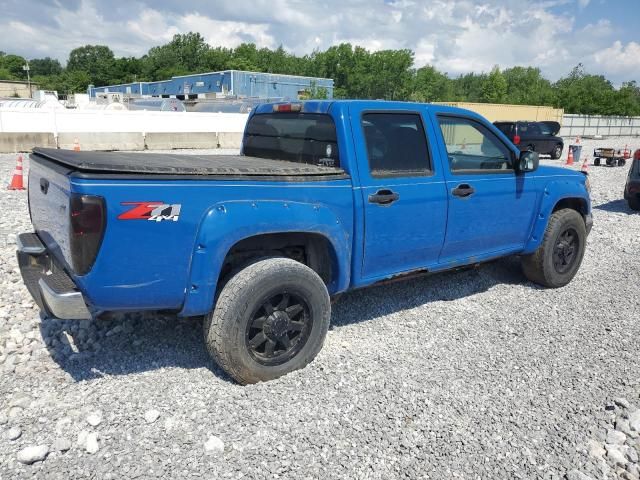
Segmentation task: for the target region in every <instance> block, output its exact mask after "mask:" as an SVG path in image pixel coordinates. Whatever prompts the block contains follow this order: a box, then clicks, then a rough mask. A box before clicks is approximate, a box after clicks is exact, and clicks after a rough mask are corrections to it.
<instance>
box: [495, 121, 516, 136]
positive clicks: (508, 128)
mask: <svg viewBox="0 0 640 480" xmlns="http://www.w3.org/2000/svg"><path fill="white" fill-rule="evenodd" d="M494 125H495V126H496V127H498V130H500V131H501V132H502V133H504V134H505V135H506V136H507V137H508V136H509V135H511V133H513V123H494Z"/></svg>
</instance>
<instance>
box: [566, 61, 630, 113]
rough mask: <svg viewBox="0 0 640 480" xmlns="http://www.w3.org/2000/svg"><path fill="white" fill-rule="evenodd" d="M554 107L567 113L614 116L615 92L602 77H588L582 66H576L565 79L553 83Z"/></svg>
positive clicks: (609, 83)
mask: <svg viewBox="0 0 640 480" xmlns="http://www.w3.org/2000/svg"><path fill="white" fill-rule="evenodd" d="M555 90H556V105H555V106H556V107H559V108H563V109H564V110H565V111H566V112H567V113H582V114H585V115H614V114H616V113H618V112H617V111H616V108H615V96H616V93H615V90H614V88H613V85H612V84H611V82H610V81H609V80H607V79H606V78H605V77H604V76H602V75H589V74H587V73H586V72H585V70H584V67H583V65H582V64H578V65H576V66H575V67H574V68H573V69H572V70H571V73H569V75H568V76H567V77H564V78H561V79H560V80H558V81H557V82H556V83H555Z"/></svg>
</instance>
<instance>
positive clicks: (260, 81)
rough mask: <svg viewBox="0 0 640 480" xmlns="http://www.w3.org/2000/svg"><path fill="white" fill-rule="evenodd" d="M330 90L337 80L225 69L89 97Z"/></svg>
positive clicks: (92, 92) (283, 94)
mask: <svg viewBox="0 0 640 480" xmlns="http://www.w3.org/2000/svg"><path fill="white" fill-rule="evenodd" d="M320 89H322V91H323V92H326V94H325V95H323V96H326V97H327V98H333V80H332V79H330V78H314V77H302V76H298V75H280V74H274V73H259V72H245V71H239V70H225V71H222V72H209V73H199V74H192V75H182V76H178V77H172V78H171V79H170V80H161V81H157V82H135V83H127V84H122V85H109V86H104V87H94V86H92V85H90V86H89V88H88V93H89V96H90V97H92V98H95V96H96V94H97V93H111V92H115V93H122V94H123V95H125V96H145V97H146V96H151V97H163V98H179V99H181V100H188V99H198V98H229V97H232V98H233V97H235V98H251V97H253V98H283V99H287V100H297V99H298V98H301V97H305V96H306V95H308V93H309V92H312V91H314V90H315V91H316V92H317V91H319V90H320Z"/></svg>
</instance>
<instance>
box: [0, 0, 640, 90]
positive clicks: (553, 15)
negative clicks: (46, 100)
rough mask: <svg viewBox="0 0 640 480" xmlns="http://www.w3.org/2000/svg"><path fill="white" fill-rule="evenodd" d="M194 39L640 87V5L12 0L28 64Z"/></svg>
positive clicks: (7, 43)
mask: <svg viewBox="0 0 640 480" xmlns="http://www.w3.org/2000/svg"><path fill="white" fill-rule="evenodd" d="M189 31H194V32H200V33H201V34H202V35H203V36H204V37H205V39H206V40H207V42H208V43H209V44H210V45H212V46H218V45H220V46H225V47H234V46H236V45H238V44H240V43H242V42H254V43H256V44H257V45H258V46H259V47H269V48H276V47H278V46H279V45H282V46H283V47H284V48H285V49H286V50H288V51H290V52H294V53H296V54H304V53H311V52H312V51H313V50H314V49H326V48H327V47H330V46H332V45H337V44H339V43H342V42H351V43H352V44H357V45H360V46H363V47H365V48H367V49H369V50H381V49H395V48H409V49H411V50H413V51H414V52H415V65H416V66H417V67H420V66H423V65H426V64H430V65H434V66H435V67H436V68H438V69H439V70H441V71H444V72H447V73H448V74H449V75H451V76H457V75H459V74H462V73H467V72H471V71H474V72H488V71H490V70H491V68H492V67H493V66H494V65H498V66H499V67H500V68H503V69H504V68H508V67H511V66H516V65H520V66H535V67H539V68H540V69H541V70H542V72H543V74H544V75H545V76H546V77H547V78H549V79H550V80H557V79H558V78H559V77H561V76H564V75H566V74H567V73H568V72H569V71H570V70H571V68H572V67H573V66H575V65H577V64H578V63H579V62H581V63H582V64H583V65H584V66H585V69H586V70H587V72H589V73H594V74H603V75H605V76H606V77H607V78H608V79H610V80H611V81H612V82H613V83H614V84H616V85H620V84H621V83H622V82H623V81H629V80H637V81H638V82H639V83H640V0H484V1H482V0H479V1H477V0H451V1H443V0H422V1H420V0H320V1H314V0H252V1H244V0H233V1H230V0H225V1H216V0H190V1H188V2H184V1H175V0H155V1H153V2H152V1H150V0H103V1H100V2H98V1H96V0H55V1H45V0H0V50H1V51H4V52H6V53H15V54H18V55H22V56H24V57H26V58H41V57H45V56H50V57H53V58H57V59H59V60H60V61H61V62H62V63H63V64H64V63H65V62H66V60H67V58H68V55H69V52H70V51H71V50H72V49H73V48H76V47H79V46H83V45H86V44H93V45H95V44H100V45H108V46H109V47H110V48H111V49H112V50H113V52H114V53H115V55H116V56H141V55H143V54H145V53H146V52H147V51H148V50H149V48H150V47H152V46H155V45H161V44H163V43H167V42H168V41H170V40H171V38H172V36H173V35H174V34H176V33H186V32H189Z"/></svg>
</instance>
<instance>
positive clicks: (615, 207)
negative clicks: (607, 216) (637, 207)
mask: <svg viewBox="0 0 640 480" xmlns="http://www.w3.org/2000/svg"><path fill="white" fill-rule="evenodd" d="M593 208H594V209H595V210H604V211H605V212H613V213H629V214H632V213H637V212H635V211H634V210H631V208H629V204H628V203H627V201H626V200H611V201H610V202H607V203H603V204H600V205H596V206H594V207H593Z"/></svg>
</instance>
